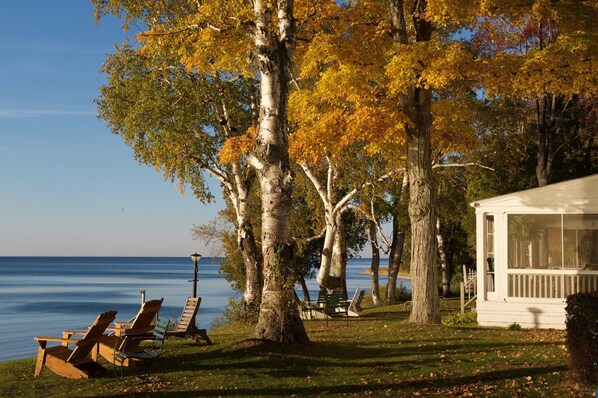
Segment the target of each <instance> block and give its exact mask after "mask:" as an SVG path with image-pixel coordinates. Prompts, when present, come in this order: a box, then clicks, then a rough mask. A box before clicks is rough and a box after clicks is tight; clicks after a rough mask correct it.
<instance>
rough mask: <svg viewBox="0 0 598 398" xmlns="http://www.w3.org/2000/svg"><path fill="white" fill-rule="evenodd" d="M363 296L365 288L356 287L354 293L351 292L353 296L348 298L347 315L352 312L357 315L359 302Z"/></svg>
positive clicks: (359, 306) (359, 309) (359, 307)
mask: <svg viewBox="0 0 598 398" xmlns="http://www.w3.org/2000/svg"><path fill="white" fill-rule="evenodd" d="M364 296H365V290H364V289H359V288H357V289H356V290H355V294H353V298H352V299H351V300H349V311H350V313H349V315H352V314H351V313H354V314H355V315H353V316H359V312H360V311H361V302H362V301H363V297H364Z"/></svg>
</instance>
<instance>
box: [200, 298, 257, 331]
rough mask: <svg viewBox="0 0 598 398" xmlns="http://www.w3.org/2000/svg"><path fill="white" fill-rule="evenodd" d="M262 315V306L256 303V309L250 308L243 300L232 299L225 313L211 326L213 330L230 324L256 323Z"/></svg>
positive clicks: (229, 300)
mask: <svg viewBox="0 0 598 398" xmlns="http://www.w3.org/2000/svg"><path fill="white" fill-rule="evenodd" d="M259 314H260V304H259V302H258V303H256V306H255V307H254V308H249V307H247V305H245V302H243V299H242V298H240V299H236V298H234V297H230V298H229V299H228V305H227V306H226V308H225V309H224V313H223V314H222V315H220V316H218V317H217V318H216V319H214V320H213V321H212V323H211V325H210V327H211V328H212V329H214V328H217V327H220V326H223V325H225V324H227V323H229V322H244V323H255V322H257V319H258V316H259Z"/></svg>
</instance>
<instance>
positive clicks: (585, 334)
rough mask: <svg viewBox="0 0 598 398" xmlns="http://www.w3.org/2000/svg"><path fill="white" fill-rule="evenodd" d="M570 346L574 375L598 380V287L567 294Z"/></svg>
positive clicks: (593, 381) (589, 382)
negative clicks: (586, 291)
mask: <svg viewBox="0 0 598 398" xmlns="http://www.w3.org/2000/svg"><path fill="white" fill-rule="evenodd" d="M565 311H566V312H567V318H566V325H567V348H568V350H569V368H570V369H571V372H572V374H573V377H574V378H575V379H576V380H577V381H579V382H581V383H584V384H587V385H594V386H595V385H597V384H598V291H595V292H592V293H577V294H573V295H570V296H568V297H567V306H566V307H565Z"/></svg>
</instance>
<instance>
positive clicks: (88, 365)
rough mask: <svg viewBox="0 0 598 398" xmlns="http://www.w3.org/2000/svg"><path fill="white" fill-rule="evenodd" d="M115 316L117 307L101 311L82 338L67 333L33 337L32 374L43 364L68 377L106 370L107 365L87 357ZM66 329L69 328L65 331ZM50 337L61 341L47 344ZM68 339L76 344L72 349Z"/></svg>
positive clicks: (91, 374) (36, 375) (39, 372)
mask: <svg viewBox="0 0 598 398" xmlns="http://www.w3.org/2000/svg"><path fill="white" fill-rule="evenodd" d="M115 317H116V311H108V312H104V313H103V314H100V315H99V316H98V317H97V319H96V320H95V322H94V323H93V324H92V325H91V327H90V328H89V330H87V332H86V333H85V334H84V335H83V337H82V338H80V339H76V338H72V337H70V334H68V335H69V337H46V336H40V337H35V338H34V339H35V341H37V344H38V345H39V348H38V351H37V362H36V364H35V373H34V376H35V377H38V376H39V375H40V374H41V371H42V367H43V365H46V367H47V368H48V369H50V370H52V371H54V372H55V373H56V374H58V375H59V376H62V377H68V378H71V379H78V378H85V379H86V378H88V377H90V376H96V375H100V374H103V373H106V368H104V367H103V366H102V365H100V364H98V363H97V362H95V361H93V360H92V359H91V358H89V354H90V353H91V352H92V350H93V348H94V346H95V345H96V344H97V343H98V342H99V341H101V340H102V339H103V338H104V337H105V336H104V331H105V330H106V328H107V327H108V325H110V323H111V322H112V321H114V318H115ZM67 333H68V332H67ZM49 341H53V342H60V343H61V345H59V346H54V347H47V343H48V342H49ZM69 343H73V344H74V345H75V347H74V348H73V349H72V350H71V349H70V348H69V347H68V344H69Z"/></svg>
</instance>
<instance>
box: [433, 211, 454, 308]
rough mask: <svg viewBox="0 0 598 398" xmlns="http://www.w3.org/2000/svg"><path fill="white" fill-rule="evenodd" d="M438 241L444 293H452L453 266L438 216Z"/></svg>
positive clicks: (445, 294)
mask: <svg viewBox="0 0 598 398" xmlns="http://www.w3.org/2000/svg"><path fill="white" fill-rule="evenodd" d="M436 242H437V243H438V254H439V255H440V269H441V270H442V295H443V296H448V295H450V294H451V267H450V264H449V262H448V256H447V254H446V246H445V244H444V238H443V236H442V232H441V230H440V217H436Z"/></svg>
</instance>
